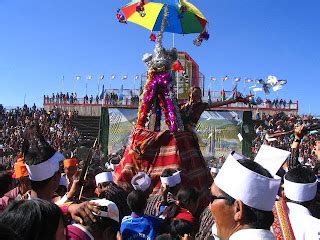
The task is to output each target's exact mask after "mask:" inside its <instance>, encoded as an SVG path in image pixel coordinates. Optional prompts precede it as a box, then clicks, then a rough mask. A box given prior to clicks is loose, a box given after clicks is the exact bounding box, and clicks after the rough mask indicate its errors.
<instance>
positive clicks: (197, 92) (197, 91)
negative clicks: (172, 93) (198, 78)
mask: <svg viewBox="0 0 320 240" xmlns="http://www.w3.org/2000/svg"><path fill="white" fill-rule="evenodd" d="M201 95H202V93H201V88H199V87H192V88H191V89H190V96H189V100H190V101H192V102H194V103H197V102H201V99H202V97H201Z"/></svg>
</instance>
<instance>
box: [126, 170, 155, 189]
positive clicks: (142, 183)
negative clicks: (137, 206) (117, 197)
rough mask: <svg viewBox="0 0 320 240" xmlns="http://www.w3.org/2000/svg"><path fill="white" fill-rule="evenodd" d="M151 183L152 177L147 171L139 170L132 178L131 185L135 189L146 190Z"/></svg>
mask: <svg viewBox="0 0 320 240" xmlns="http://www.w3.org/2000/svg"><path fill="white" fill-rule="evenodd" d="M150 184H151V178H150V177H149V176H148V175H147V174H146V173H145V172H139V173H138V174H136V175H135V176H134V177H133V178H132V179H131V185H132V186H133V188H134V189H135V190H141V191H143V192H144V191H146V190H147V189H148V188H149V187H150Z"/></svg>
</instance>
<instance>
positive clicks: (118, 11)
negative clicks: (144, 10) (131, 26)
mask: <svg viewBox="0 0 320 240" xmlns="http://www.w3.org/2000/svg"><path fill="white" fill-rule="evenodd" d="M116 17H117V19H118V21H119V22H120V23H127V20H126V17H125V16H124V14H123V13H121V12H120V9H118V10H117V14H116Z"/></svg>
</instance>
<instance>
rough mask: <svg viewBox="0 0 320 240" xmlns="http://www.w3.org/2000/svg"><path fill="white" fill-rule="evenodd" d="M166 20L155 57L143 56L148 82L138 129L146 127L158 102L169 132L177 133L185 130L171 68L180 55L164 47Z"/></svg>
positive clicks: (139, 115)
mask: <svg viewBox="0 0 320 240" xmlns="http://www.w3.org/2000/svg"><path fill="white" fill-rule="evenodd" d="M165 14H168V13H165ZM164 19H165V20H164V21H163V22H162V30H161V31H160V33H159V34H158V37H157V38H156V46H155V50H154V55H152V54H145V55H144V56H143V61H144V62H145V63H146V65H147V67H148V80H147V83H146V85H145V88H144V93H143V97H142V101H141V103H140V106H139V112H138V121H137V127H140V128H144V127H145V125H146V123H147V121H148V113H149V112H150V111H151V110H152V108H153V107H156V108H157V106H155V102H158V103H159V107H160V108H161V110H162V112H163V114H164V117H165V122H166V124H167V125H168V127H169V130H170V131H171V132H176V131H177V130H178V128H179V129H181V130H182V129H183V124H182V121H181V118H180V114H179V111H178V106H177V103H176V102H175V94H174V93H173V87H172V82H173V80H172V77H171V66H172V64H173V63H174V62H175V61H176V60H177V59H178V54H177V50H176V49H175V48H174V49H171V50H166V49H164V48H163V46H162V36H163V31H164V27H165V24H166V23H165V22H166V17H164Z"/></svg>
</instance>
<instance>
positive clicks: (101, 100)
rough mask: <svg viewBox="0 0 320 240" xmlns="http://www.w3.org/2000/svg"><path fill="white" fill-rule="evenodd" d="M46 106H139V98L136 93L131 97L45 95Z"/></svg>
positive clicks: (110, 94)
mask: <svg viewBox="0 0 320 240" xmlns="http://www.w3.org/2000/svg"><path fill="white" fill-rule="evenodd" d="M43 101H44V103H45V104H47V103H49V104H109V105H134V106H138V104H139V96H138V95H135V94H134V93H132V92H131V93H130V95H124V94H117V93H116V92H114V91H113V92H110V93H109V92H105V93H104V94H101V95H96V96H95V97H94V96H93V95H92V94H91V95H90V96H88V95H87V94H86V95H85V96H84V97H83V98H78V97H77V94H76V93H70V94H69V93H68V92H67V93H62V92H60V93H57V94H54V93H53V94H52V95H51V96H49V95H45V96H44V97H43Z"/></svg>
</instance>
